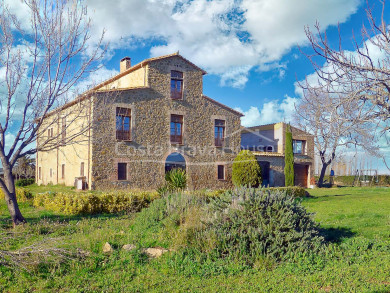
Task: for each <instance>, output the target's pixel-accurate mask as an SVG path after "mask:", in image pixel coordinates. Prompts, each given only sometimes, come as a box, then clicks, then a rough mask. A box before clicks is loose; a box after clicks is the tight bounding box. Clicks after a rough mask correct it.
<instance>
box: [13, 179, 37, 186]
mask: <svg viewBox="0 0 390 293" xmlns="http://www.w3.org/2000/svg"><path fill="white" fill-rule="evenodd" d="M34 183H35V179H34V178H26V179H19V180H16V182H15V186H19V187H23V186H27V185H31V184H34Z"/></svg>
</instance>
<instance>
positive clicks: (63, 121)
mask: <svg viewBox="0 0 390 293" xmlns="http://www.w3.org/2000/svg"><path fill="white" fill-rule="evenodd" d="M61 142H62V145H64V144H65V143H66V117H62V132H61Z"/></svg>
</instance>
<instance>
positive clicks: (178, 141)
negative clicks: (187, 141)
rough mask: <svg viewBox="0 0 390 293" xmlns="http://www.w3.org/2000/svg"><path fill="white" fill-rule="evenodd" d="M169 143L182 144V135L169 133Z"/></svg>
mask: <svg viewBox="0 0 390 293" xmlns="http://www.w3.org/2000/svg"><path fill="white" fill-rule="evenodd" d="M171 143H172V144H182V143H183V136H182V135H176V134H171Z"/></svg>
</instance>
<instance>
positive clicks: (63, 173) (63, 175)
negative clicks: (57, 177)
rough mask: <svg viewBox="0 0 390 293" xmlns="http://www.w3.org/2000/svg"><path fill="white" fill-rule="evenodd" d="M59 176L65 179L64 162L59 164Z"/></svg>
mask: <svg viewBox="0 0 390 293" xmlns="http://www.w3.org/2000/svg"><path fill="white" fill-rule="evenodd" d="M61 178H62V179H65V164H62V165H61Z"/></svg>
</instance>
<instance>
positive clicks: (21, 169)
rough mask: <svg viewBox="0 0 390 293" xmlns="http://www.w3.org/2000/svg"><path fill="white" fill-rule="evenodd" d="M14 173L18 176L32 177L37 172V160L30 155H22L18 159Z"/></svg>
mask: <svg viewBox="0 0 390 293" xmlns="http://www.w3.org/2000/svg"><path fill="white" fill-rule="evenodd" d="M13 173H14V174H15V175H16V176H17V178H20V177H24V178H31V177H34V174H35V160H34V159H33V158H31V157H30V156H25V157H21V158H19V159H18V160H17V161H16V164H15V166H14V169H13Z"/></svg>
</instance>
